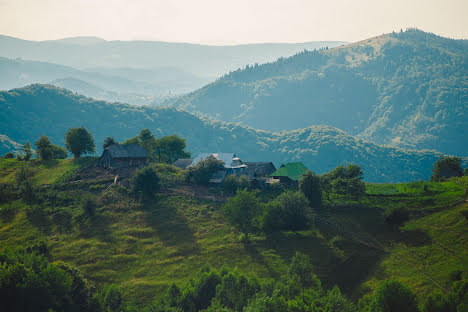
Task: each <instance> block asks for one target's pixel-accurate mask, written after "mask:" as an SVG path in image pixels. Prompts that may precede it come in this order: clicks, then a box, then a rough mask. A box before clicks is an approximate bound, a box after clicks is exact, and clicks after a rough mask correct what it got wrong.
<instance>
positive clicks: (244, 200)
mask: <svg viewBox="0 0 468 312" xmlns="http://www.w3.org/2000/svg"><path fill="white" fill-rule="evenodd" d="M261 211H262V206H261V203H260V200H259V199H258V198H257V196H256V194H255V193H254V192H249V191H247V190H245V189H244V190H240V191H239V192H237V195H236V196H234V197H231V198H229V199H228V201H227V203H226V204H224V206H223V215H224V217H225V218H226V219H227V220H228V221H229V223H231V224H232V225H233V226H234V227H236V228H237V229H238V230H239V231H240V232H242V233H243V234H245V236H246V237H247V238H248V235H249V232H250V231H251V230H252V229H253V228H254V220H255V219H256V217H258V216H259V215H260V214H261Z"/></svg>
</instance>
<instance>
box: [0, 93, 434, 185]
mask: <svg viewBox="0 0 468 312" xmlns="http://www.w3.org/2000/svg"><path fill="white" fill-rule="evenodd" d="M79 126H85V127H86V128H88V129H89V130H90V131H91V132H92V133H93V134H94V137H95V140H96V143H97V146H98V147H100V145H101V144H102V142H103V140H104V138H105V137H107V136H114V137H115V138H116V139H117V140H118V141H123V140H125V139H127V138H130V137H133V136H135V135H136V134H137V133H138V132H139V131H140V130H141V129H143V128H149V129H150V130H151V131H153V132H154V133H155V134H156V135H157V136H163V135H170V134H178V135H180V136H182V137H184V138H186V139H187V143H188V149H189V150H190V151H191V152H192V153H193V154H197V153H199V152H234V153H236V154H237V155H238V156H239V157H241V159H243V160H244V161H273V162H274V163H275V164H276V165H279V164H281V163H282V162H290V161H303V162H304V163H305V164H306V165H307V166H308V167H309V168H311V169H312V170H314V171H315V172H318V173H322V172H326V171H329V170H330V169H332V168H334V167H335V166H337V165H339V164H347V163H357V164H360V165H361V166H362V167H363V170H364V173H365V179H366V180H367V181H380V182H390V181H405V180H406V181H407V180H411V179H419V178H420V177H422V178H425V179H428V178H429V176H430V171H431V167H432V164H433V163H434V162H435V160H436V159H437V158H438V156H439V154H437V153H434V152H431V151H415V150H405V149H400V148H394V147H385V146H381V145H378V144H375V143H371V142H367V141H364V140H362V139H358V138H356V137H353V136H351V135H349V134H347V133H346V132H344V131H342V130H339V129H337V128H333V127H329V126H311V127H307V128H304V129H297V130H291V131H283V132H270V131H263V130H256V129H253V128H250V127H246V126H242V125H239V124H233V123H224V122H218V121H211V120H208V119H204V118H201V117H197V116H196V115H194V114H191V113H189V112H186V111H183V110H180V109H176V108H154V107H148V106H131V105H126V104H120V103H108V102H104V101H97V100H93V99H91V98H86V97H84V96H80V95H77V94H76V93H72V92H70V91H68V90H65V89H61V88H57V87H54V86H50V85H39V84H35V85H31V86H28V87H26V88H21V89H15V90H11V91H3V92H0V129H2V131H3V132H4V134H5V135H7V136H8V137H10V138H11V139H12V140H14V141H16V142H20V143H24V142H25V141H27V140H29V141H32V142H34V141H36V140H37V138H38V137H39V135H41V134H46V135H48V136H50V137H51V139H52V141H53V142H54V143H57V144H61V145H63V144H64V134H65V132H66V131H67V130H68V129H69V128H70V127H79ZM99 149H100V148H99Z"/></svg>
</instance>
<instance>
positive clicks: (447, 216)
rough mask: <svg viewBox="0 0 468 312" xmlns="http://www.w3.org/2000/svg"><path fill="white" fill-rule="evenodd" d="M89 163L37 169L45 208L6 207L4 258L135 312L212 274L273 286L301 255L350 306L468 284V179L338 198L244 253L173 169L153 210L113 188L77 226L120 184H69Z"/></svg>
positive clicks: (9, 164) (0, 223) (6, 166)
mask: <svg viewBox="0 0 468 312" xmlns="http://www.w3.org/2000/svg"><path fill="white" fill-rule="evenodd" d="M91 162H92V158H85V159H83V160H80V161H78V162H77V161H74V160H58V161H55V162H50V163H41V162H39V161H34V162H33V166H34V167H35V168H36V173H35V176H34V177H33V181H34V183H35V184H36V185H38V186H39V185H41V184H52V185H51V186H49V187H42V188H41V190H40V191H39V195H40V197H41V198H42V202H43V203H42V204H41V205H32V207H29V206H28V205H25V204H24V203H23V202H22V201H21V200H19V199H15V200H13V202H11V203H4V204H1V206H0V207H1V209H2V211H5V209H7V208H9V207H12V208H10V210H13V213H11V214H8V215H5V214H3V213H2V218H1V219H0V251H3V250H5V249H7V248H18V247H20V246H25V245H27V244H29V243H32V242H35V241H38V240H39V241H40V240H43V241H46V242H47V246H48V248H49V251H50V255H51V258H52V260H63V261H66V262H68V263H72V264H74V265H76V266H77V267H78V268H79V269H80V270H82V272H83V273H84V275H85V276H86V277H87V278H89V279H90V280H92V281H94V282H95V283H96V284H97V285H98V286H102V285H104V284H108V283H116V284H117V285H118V286H119V287H120V288H121V289H122V290H123V292H124V296H125V298H124V299H125V300H126V301H128V302H131V301H133V302H137V303H138V304H146V303H149V302H151V301H152V300H153V299H154V298H157V297H160V296H162V295H163V293H164V291H165V290H166V289H167V287H168V286H169V285H170V284H171V283H172V282H175V283H176V284H178V285H182V284H184V283H186V282H187V281H188V280H189V279H190V278H191V277H194V276H196V275H197V274H198V272H199V271H200V269H201V268H202V267H203V266H204V265H205V264H207V263H209V264H211V265H212V266H213V267H214V268H221V266H222V265H227V266H229V267H237V268H239V270H241V271H242V272H247V273H249V272H251V273H255V274H256V275H258V276H259V277H260V278H261V279H262V280H269V279H275V278H277V277H278V276H279V275H280V274H282V273H284V272H285V270H286V265H287V263H288V261H289V260H290V258H291V257H292V256H293V255H294V253H295V252H296V251H301V252H303V253H306V254H308V255H309V256H310V257H311V260H312V262H313V264H314V266H315V269H316V273H317V274H318V276H319V278H320V279H322V281H323V283H324V285H325V286H326V287H330V286H332V285H333V284H338V285H339V287H340V288H341V289H342V290H343V291H344V292H345V293H347V294H348V295H351V296H353V297H354V298H357V297H359V296H360V295H361V294H362V293H364V292H367V291H368V290H369V289H372V288H374V287H375V285H376V284H377V282H378V281H380V280H383V279H388V278H398V279H401V280H403V281H404V282H406V283H408V285H409V286H410V287H411V288H412V289H413V290H414V291H415V292H416V293H417V295H418V296H419V297H421V298H423V297H424V296H427V294H429V293H431V292H433V291H435V290H437V289H438V286H436V285H435V284H434V283H433V282H431V281H430V280H429V279H428V277H427V276H429V277H431V278H432V279H433V280H434V281H436V282H437V283H438V284H439V285H441V286H442V287H447V288H448V287H449V286H450V283H451V278H452V276H454V275H456V274H461V275H463V276H465V277H466V275H467V274H468V268H467V267H466V259H467V255H466V250H468V242H467V238H468V231H467V220H466V215H467V213H468V212H467V211H468V205H467V204H466V202H462V201H464V200H465V190H464V187H465V188H466V182H467V181H466V178H463V179H460V180H454V181H451V182H445V183H405V184H396V185H395V184H385V185H382V184H380V185H376V184H368V185H367V192H368V194H367V195H366V196H364V197H363V198H362V199H361V200H360V201H359V202H351V201H349V200H348V199H345V198H336V197H332V198H331V200H330V201H329V202H327V204H326V208H324V209H322V210H320V211H316V216H315V219H316V222H315V223H316V226H315V227H314V228H312V229H310V230H307V231H299V232H282V233H279V234H276V235H274V236H272V237H266V236H264V235H263V234H259V233H257V234H254V235H253V236H252V243H251V244H247V245H246V244H243V243H241V242H240V241H239V240H238V236H239V233H236V232H235V231H234V230H233V228H231V227H230V226H229V225H228V224H227V223H226V222H225V221H224V220H223V218H222V216H221V213H220V206H221V204H222V201H213V200H212V198H219V196H218V195H219V194H217V192H216V190H208V189H206V190H204V191H203V192H204V193H202V192H201V191H200V192H198V193H197V196H195V197H193V196H191V195H190V188H187V187H188V186H187V185H185V184H184V182H183V179H182V174H181V172H180V171H174V169H168V167H167V166H159V167H158V170H159V171H160V173H161V176H162V178H163V183H162V185H163V186H164V187H163V188H162V189H161V192H160V194H158V195H157V198H156V200H155V201H153V202H152V203H150V204H146V205H142V204H140V203H138V202H136V201H134V200H133V199H132V198H131V197H130V196H128V194H127V192H126V190H125V189H124V188H121V187H113V188H111V189H110V190H109V191H108V192H106V193H105V194H104V195H102V196H101V197H100V198H99V200H98V208H97V211H96V215H95V216H94V217H93V218H90V219H88V220H82V219H80V218H79V215H80V214H81V212H82V208H81V206H80V205H81V199H82V198H83V197H84V196H98V195H99V194H101V193H102V192H103V191H104V190H105V189H106V188H107V186H108V185H109V184H111V182H112V180H113V179H112V178H109V177H107V178H106V177H104V178H103V177H96V178H94V179H87V180H82V181H81V182H76V183H65V182H67V181H68V180H70V178H71V177H73V176H74V175H76V170H77V168H80V167H84V166H86V165H89V164H90V163H91ZM19 165H20V163H19V162H17V161H16V160H3V159H2V160H0V168H1V169H0V172H1V173H2V174H1V175H0V183H1V184H3V185H5V184H7V185H8V184H10V183H12V175H13V174H14V171H15V170H17V168H18V167H19ZM5 172H6V174H4V173H5ZM463 183H465V185H463ZM426 185H427V186H426ZM425 186H426V187H425ZM187 190H188V191H187ZM428 192H429V193H428ZM428 194H430V195H428ZM208 195H209V196H208ZM428 196H429V197H430V198H432V200H426V197H428ZM389 203H391V204H392V205H405V206H406V207H408V208H409V209H410V212H411V220H410V221H409V222H408V223H406V224H405V225H404V226H403V227H402V228H401V231H399V230H398V229H395V228H393V227H391V226H389V225H386V224H385V223H384V218H383V217H382V214H381V210H382V209H383V208H386V207H387V206H388V205H389ZM324 220H326V222H325V221H324ZM363 242H364V243H367V245H366V244H363ZM402 259H403V260H402ZM423 272H424V273H425V274H426V275H427V276H426V275H425V274H423Z"/></svg>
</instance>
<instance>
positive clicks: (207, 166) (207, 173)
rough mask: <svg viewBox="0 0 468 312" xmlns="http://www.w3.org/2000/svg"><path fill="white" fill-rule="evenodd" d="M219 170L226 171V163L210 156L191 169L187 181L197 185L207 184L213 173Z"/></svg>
mask: <svg viewBox="0 0 468 312" xmlns="http://www.w3.org/2000/svg"><path fill="white" fill-rule="evenodd" d="M218 170H224V163H223V162H222V161H221V160H218V159H216V158H215V157H213V156H209V157H207V158H206V159H202V160H200V161H199V162H198V163H197V164H195V165H194V166H191V167H189V168H188V170H187V175H186V179H187V181H190V182H194V183H196V184H207V183H208V181H209V180H210V178H211V176H212V175H213V173H215V172H216V171H218Z"/></svg>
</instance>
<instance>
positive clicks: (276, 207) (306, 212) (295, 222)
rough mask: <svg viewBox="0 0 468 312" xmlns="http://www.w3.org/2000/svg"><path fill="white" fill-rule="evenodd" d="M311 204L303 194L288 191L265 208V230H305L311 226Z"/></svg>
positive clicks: (263, 223) (263, 221) (263, 222)
mask: <svg viewBox="0 0 468 312" xmlns="http://www.w3.org/2000/svg"><path fill="white" fill-rule="evenodd" d="M310 212H311V211H310V207H309V202H308V201H307V199H306V198H305V196H304V194H302V192H293V191H286V192H284V193H282V194H281V195H279V196H278V197H277V198H276V199H273V200H271V201H270V202H268V204H267V205H266V206H265V212H264V214H263V220H262V225H263V230H264V231H265V232H274V231H281V230H292V231H297V230H303V229H306V228H308V227H309V225H310V221H311V218H310Z"/></svg>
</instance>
